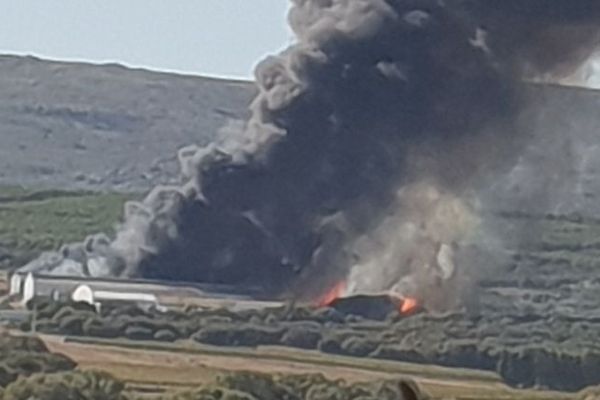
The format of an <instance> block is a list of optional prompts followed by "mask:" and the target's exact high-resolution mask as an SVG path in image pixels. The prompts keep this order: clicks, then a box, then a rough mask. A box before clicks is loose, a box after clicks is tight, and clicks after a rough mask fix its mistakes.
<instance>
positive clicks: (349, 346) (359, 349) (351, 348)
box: [341, 336, 377, 357]
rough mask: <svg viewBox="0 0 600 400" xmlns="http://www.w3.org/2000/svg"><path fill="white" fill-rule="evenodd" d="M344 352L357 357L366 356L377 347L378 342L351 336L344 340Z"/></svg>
mask: <svg viewBox="0 0 600 400" xmlns="http://www.w3.org/2000/svg"><path fill="white" fill-rule="evenodd" d="M341 348H342V350H343V352H344V354H347V355H351V356H355V357H366V356H368V355H369V354H371V353H372V352H373V351H375V350H376V349H377V343H376V342H373V341H370V340H367V339H363V338H361V337H355V336H354V337H349V338H347V339H346V340H344V341H343V342H342V346H341Z"/></svg>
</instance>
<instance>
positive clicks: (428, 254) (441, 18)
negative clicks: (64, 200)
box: [29, 0, 600, 297]
mask: <svg viewBox="0 0 600 400" xmlns="http://www.w3.org/2000/svg"><path fill="white" fill-rule="evenodd" d="M525 4H529V5H525ZM585 7H588V8H587V9H586V8H585ZM581 8H583V9H581ZM599 9H600V5H596V2H589V1H581V2H576V4H574V2H569V1H563V0H553V1H551V2H549V1H541V0H540V1H537V0H536V1H531V2H522V1H520V2H517V1H512V0H511V1H506V2H504V1H503V2H485V1H458V0H456V1H434V0H431V1H428V0H419V1H416V0H412V1H411V0H294V1H293V7H292V9H291V11H290V15H289V21H290V25H291V27H292V29H293V31H294V32H295V34H296V37H297V43H296V44H294V45H293V46H291V47H290V48H289V49H287V50H286V51H284V52H283V53H282V54H279V55H276V56H272V57H269V58H267V59H266V60H264V61H263V62H261V63H260V64H259V66H258V67H257V70H256V81H257V85H258V89H259V94H258V96H257V97H256V99H255V100H254V102H253V103H252V106H251V111H252V117H251V118H250V119H249V120H248V121H247V122H245V123H243V124H240V123H235V124H232V125H231V126H228V127H227V128H226V129H225V131H226V134H223V135H222V137H221V138H220V139H219V140H218V141H216V142H215V143H213V144H211V145H209V146H207V147H197V146H193V145H192V146H189V147H186V148H184V149H182V150H181V151H180V152H179V159H180V163H181V174H182V181H184V182H185V183H184V184H182V185H181V186H178V187H158V188H156V189H155V190H153V191H152V192H151V193H150V194H149V195H148V196H147V198H146V199H145V200H144V201H142V202H139V203H138V202H134V203H129V204H127V206H126V208H125V215H124V222H123V224H122V226H121V227H120V229H119V231H118V233H117V235H116V238H115V239H114V240H113V241H112V242H110V243H107V241H106V240H102V241H97V242H94V243H93V244H92V245H91V246H84V247H85V249H84V250H83V252H81V251H76V252H68V254H66V255H65V254H63V256H64V257H63V261H62V262H63V263H64V262H66V261H65V260H71V261H76V262H79V263H80V264H82V265H89V264H90V262H89V260H91V259H93V260H94V262H93V263H92V264H93V266H94V268H93V269H94V270H95V273H96V274H99V275H119V276H136V277H146V278H159V279H172V280H189V281H198V282H214V283H229V284H235V285H247V286H259V287H261V288H262V290H263V291H264V292H265V293H267V294H270V295H273V296H287V295H292V294H293V295H297V296H301V297H311V296H314V295H316V294H318V293H320V292H322V291H323V290H325V289H326V288H327V287H329V286H330V285H332V284H334V283H335V282H337V281H339V280H347V279H355V280H356V282H354V283H355V285H354V287H356V288H357V289H356V290H361V289H360V287H361V286H366V287H365V288H364V290H373V291H377V290H401V291H402V290H404V291H412V292H415V293H403V294H406V295H408V294H410V295H419V293H418V292H419V291H423V290H425V288H430V287H436V288H437V289H436V290H438V291H440V293H441V292H443V290H442V289H440V287H442V288H443V286H444V285H445V284H446V281H448V287H453V285H457V284H458V283H457V282H456V280H460V281H465V280H468V279H467V278H468V277H469V276H475V275H476V274H475V272H473V270H472V268H474V265H470V264H474V263H473V262H470V261H469V259H471V260H477V261H479V260H480V259H481V254H490V259H491V258H493V256H491V254H492V253H493V252H494V251H496V250H495V249H494V248H495V247H497V241H496V237H495V235H494V232H493V227H492V226H491V225H490V224H487V223H486V221H485V204H482V203H481V196H480V192H479V191H480V189H481V188H482V187H484V186H486V185H489V182H490V180H493V179H494V177H495V176H497V175H499V174H501V173H505V172H507V171H509V170H510V168H512V167H513V166H514V165H515V164H516V163H517V162H518V160H519V151H520V150H519V149H521V148H522V147H523V146H524V143H525V142H526V140H527V135H526V134H525V133H524V132H525V131H526V127H523V126H520V124H519V121H520V119H519V118H518V117H519V113H520V112H521V110H522V107H523V104H524V103H525V102H526V97H524V96H522V95H521V92H520V89H519V88H520V83H521V81H522V80H523V79H524V78H527V79H529V78H531V77H532V76H535V75H540V74H550V75H558V74H562V73H564V71H566V70H567V69H570V67H572V66H575V65H578V64H579V63H580V62H581V60H582V59H585V58H586V57H587V56H589V54H590V53H591V49H592V48H593V47H594V45H595V43H596V41H595V39H596V38H597V33H598V29H597V28H595V26H598V24H597V22H598V15H599V14H600V13H599V12H598V11H599ZM590 22H594V23H596V24H595V25H593V24H590ZM566 31H568V32H569V34H568V35H564V36H561V41H560V42H559V43H558V44H556V43H554V42H552V41H549V39H548V38H549V37H555V36H556V32H566ZM566 50H568V51H566ZM567 67H569V68H567ZM431 196H433V197H431ZM447 210H454V211H452V212H448V213H446V211H447ZM457 215H461V216H462V217H464V218H463V220H464V221H465V223H464V224H462V223H457V221H456V216H457ZM467 221H468V222H467ZM429 224H433V225H432V226H433V228H432V229H430V228H429ZM440 229H441V230H442V231H443V234H440ZM442 249H443V250H442ZM449 249H452V251H450V250H449ZM74 254H75V255H74ZM467 254H479V256H475V255H474V256H472V257H467V256H466V255H467ZM382 255H385V256H382ZM382 257H383V258H382ZM449 257H450V258H453V260H450V259H449ZM458 260H460V261H461V263H460V265H458ZM449 263H450V264H456V265H453V267H452V268H450V267H448V265H449ZM58 264H59V265H60V262H58ZM36 265H43V262H41V264H40V261H38V264H36ZM365 265H367V266H369V267H364V266H365ZM361 266H363V267H362V268H363V269H362V270H361V269H360V268H361ZM29 268H32V266H30V267H29ZM364 268H366V270H365V269H364ZM449 268H450V269H452V270H453V271H452V273H449V272H448V271H449ZM455 269H456V270H457V271H454V270H455ZM428 271H430V272H428ZM90 272H91V271H90ZM367 275H376V276H378V277H386V278H388V279H384V280H382V279H379V281H380V283H377V284H375V283H369V284H367V283H366V282H367V279H366V278H356V277H361V276H367ZM440 277H441V278H442V279H441V281H440V279H438V278H440ZM455 277H456V278H455ZM450 281H453V282H452V283H451V282H450ZM399 287H403V288H404V289H398V288H399ZM409 287H410V288H409ZM428 290H429V289H428Z"/></svg>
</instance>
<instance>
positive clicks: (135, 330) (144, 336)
mask: <svg viewBox="0 0 600 400" xmlns="http://www.w3.org/2000/svg"><path fill="white" fill-rule="evenodd" d="M125 337H126V338H128V339H132V340H151V339H152V338H153V332H152V330H151V329H149V328H145V327H143V326H128V327H127V328H125Z"/></svg>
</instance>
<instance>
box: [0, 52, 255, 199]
mask: <svg viewBox="0 0 600 400" xmlns="http://www.w3.org/2000/svg"><path fill="white" fill-rule="evenodd" d="M0 86H1V87H2V93H1V94H0V185H23V186H28V187H31V186H34V187H35V186H43V187H46V188H85V189H96V190H97V189H102V190H112V189H117V190H121V191H123V190H127V191H131V190H146V189H148V188H150V187H151V186H153V185H154V184H156V183H159V182H160V183H165V182H168V181H169V179H172V178H173V177H174V176H175V175H176V174H175V173H176V171H177V163H176V159H175V155H176V150H177V149H178V148H179V147H181V146H183V145H187V144H191V143H199V144H204V143H206V142H208V141H210V140H211V139H212V138H213V137H214V136H215V134H216V133H217V132H218V130H219V129H220V128H221V127H222V126H224V125H225V124H226V123H227V122H228V121H230V120H236V119H244V118H245V117H246V113H247V111H246V110H247V106H248V103H249V102H250V100H251V99H252V98H253V96H254V92H255V90H254V88H253V84H252V83H250V82H243V81H232V80H221V79H212V78H205V77H199V76H182V75H174V74H166V73H158V72H151V71H146V70H134V69H129V68H125V67H123V66H120V65H114V64H110V65H91V64H82V63H64V62H54V61H44V60H40V59H36V58H32V57H19V56H0Z"/></svg>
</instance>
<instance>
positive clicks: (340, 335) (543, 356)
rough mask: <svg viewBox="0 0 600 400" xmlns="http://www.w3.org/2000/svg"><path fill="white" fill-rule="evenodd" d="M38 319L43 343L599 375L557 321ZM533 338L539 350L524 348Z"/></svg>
mask: <svg viewBox="0 0 600 400" xmlns="http://www.w3.org/2000/svg"><path fill="white" fill-rule="evenodd" d="M37 309H38V310H39V312H38V319H37V325H36V326H37V329H38V330H39V331H41V332H45V333H51V334H63V335H71V336H86V337H96V338H104V339H117V338H124V339H128V340H131V341H141V342H140V343H151V342H154V343H156V342H166V343H169V342H174V341H177V340H185V341H187V342H191V343H198V344H199V345H202V346H204V345H212V346H227V347H232V346H234V347H236V346H237V347H240V346H241V347H257V346H272V345H276V346H289V347H297V348H302V349H315V350H316V349H318V350H320V351H321V352H323V353H329V354H337V355H346V356H353V357H368V358H374V359H385V360H394V361H404V362H413V363H420V364H438V365H442V366H448V367H460V368H474V369H482V370H488V371H495V372H497V373H498V374H499V375H500V376H502V377H503V378H504V379H505V381H506V382H508V383H510V384H512V385H518V386H525V387H533V386H541V387H550V388H555V389H567V390H577V389H580V388H582V387H585V386H587V385H590V384H595V383H597V382H598V376H599V372H600V371H599V369H598V368H600V347H599V345H598V344H597V343H596V344H594V342H595V341H596V337H597V330H594V329H589V326H588V327H587V328H586V329H582V330H581V332H579V333H574V332H577V330H576V329H577V327H578V326H579V324H578V323H572V324H571V325H569V323H567V322H566V321H555V325H556V328H553V327H552V326H550V327H548V326H546V325H545V324H547V323H548V322H547V321H546V322H544V321H541V322H542V323H540V321H537V320H534V321H528V320H525V321H519V320H518V319H514V318H513V319H509V318H508V317H506V318H503V319H502V320H500V321H498V320H496V319H495V316H491V317H490V318H488V319H482V318H480V317H477V319H471V318H470V317H469V316H467V315H460V314H445V315H428V314H418V315H415V316H412V317H408V318H402V317H398V316H391V317H390V318H389V319H388V320H387V321H382V322H373V321H369V320H361V319H357V318H355V317H353V318H351V320H352V321H349V320H348V318H345V317H344V315H342V314H340V313H339V312H337V311H336V310H334V309H317V310H315V309H310V308H295V309H291V308H289V307H281V308H273V309H265V310H247V311H243V312H236V313H234V312H231V311H228V310H202V309H192V308H188V309H187V310H183V311H173V310H171V311H168V312H158V311H156V310H153V311H152V310H149V311H145V310H141V309H136V308H135V307H132V306H127V307H110V306H106V307H102V310H101V312H99V313H97V312H95V311H94V310H93V309H91V308H90V307H89V306H86V305H81V304H64V305H61V304H57V303H53V302H40V303H39V304H38V305H37ZM504 324H506V325H504ZM507 326H508V327H510V328H507ZM567 327H568V329H570V330H569V332H568V333H567V335H570V340H571V342H570V343H561V345H560V346H559V345H557V343H558V338H559V337H560V336H561V335H564V334H565V332H564V329H566V328H567ZM29 328H30V327H29V326H28V325H27V324H26V326H23V329H25V330H28V329H29ZM575 335H577V336H575ZM536 336H537V337H541V338H542V340H541V341H540V340H538V339H535V340H532V338H533V337H536ZM519 337H521V338H523V337H524V338H525V339H521V340H519V339H517V338H519ZM482 338H485V340H482ZM582 344H583V346H581V345H582ZM144 346H145V345H142V348H144ZM580 346H581V347H580Z"/></svg>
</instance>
